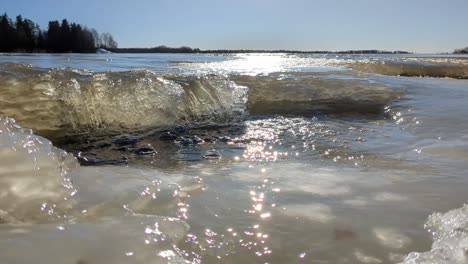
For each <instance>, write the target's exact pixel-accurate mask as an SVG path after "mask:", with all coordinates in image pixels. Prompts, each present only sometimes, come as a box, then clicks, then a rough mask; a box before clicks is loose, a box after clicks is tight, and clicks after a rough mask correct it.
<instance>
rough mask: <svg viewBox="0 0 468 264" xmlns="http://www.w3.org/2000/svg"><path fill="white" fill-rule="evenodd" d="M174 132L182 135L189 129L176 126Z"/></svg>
mask: <svg viewBox="0 0 468 264" xmlns="http://www.w3.org/2000/svg"><path fill="white" fill-rule="evenodd" d="M173 130H174V132H175V133H178V134H182V133H184V132H185V131H187V129H186V128H185V127H183V126H176V127H174V129H173Z"/></svg>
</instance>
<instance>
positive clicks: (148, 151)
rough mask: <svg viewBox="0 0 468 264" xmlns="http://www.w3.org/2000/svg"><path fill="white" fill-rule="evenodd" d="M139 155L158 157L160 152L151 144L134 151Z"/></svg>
mask: <svg viewBox="0 0 468 264" xmlns="http://www.w3.org/2000/svg"><path fill="white" fill-rule="evenodd" d="M134 153H135V154H137V155H156V154H158V152H157V151H156V150H155V149H154V147H153V146H151V145H150V144H147V145H144V146H141V147H139V148H137V149H136V150H135V151H134Z"/></svg>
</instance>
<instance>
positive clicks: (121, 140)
mask: <svg viewBox="0 0 468 264" xmlns="http://www.w3.org/2000/svg"><path fill="white" fill-rule="evenodd" d="M140 140H141V138H139V137H135V136H130V135H121V136H118V137H115V138H113V139H112V143H114V144H115V145H118V146H126V145H134V144H136V143H137V142H138V141H140Z"/></svg>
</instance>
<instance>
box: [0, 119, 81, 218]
mask: <svg viewBox="0 0 468 264" xmlns="http://www.w3.org/2000/svg"><path fill="white" fill-rule="evenodd" d="M75 166H78V163H77V162H76V160H75V158H74V157H73V156H72V155H70V154H67V153H66V152H65V151H63V150H60V149H58V148H56V147H54V146H53V145H52V143H51V142H50V141H49V140H47V139H45V138H42V137H39V136H37V135H34V134H33V133H32V131H31V130H27V129H23V128H21V127H20V126H18V125H16V124H15V121H14V120H13V119H11V118H5V117H1V116H0V222H15V221H45V220H47V219H50V218H63V217H64V216H65V213H66V212H67V211H68V210H69V209H70V208H71V207H72V205H73V201H72V199H71V197H72V196H73V195H74V193H75V190H74V188H73V186H72V184H71V183H70V181H69V179H68V178H67V170H68V168H71V167H75Z"/></svg>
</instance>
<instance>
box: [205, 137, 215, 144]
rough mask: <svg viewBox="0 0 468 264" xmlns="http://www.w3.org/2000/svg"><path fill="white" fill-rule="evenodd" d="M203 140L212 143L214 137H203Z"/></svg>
mask: <svg viewBox="0 0 468 264" xmlns="http://www.w3.org/2000/svg"><path fill="white" fill-rule="evenodd" d="M203 140H204V141H205V142H208V143H213V141H214V139H213V138H211V137H204V138H203Z"/></svg>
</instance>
